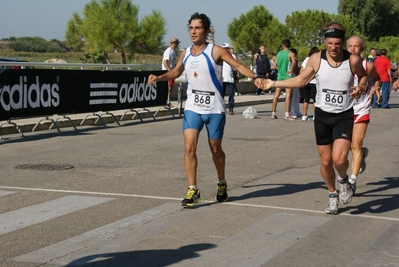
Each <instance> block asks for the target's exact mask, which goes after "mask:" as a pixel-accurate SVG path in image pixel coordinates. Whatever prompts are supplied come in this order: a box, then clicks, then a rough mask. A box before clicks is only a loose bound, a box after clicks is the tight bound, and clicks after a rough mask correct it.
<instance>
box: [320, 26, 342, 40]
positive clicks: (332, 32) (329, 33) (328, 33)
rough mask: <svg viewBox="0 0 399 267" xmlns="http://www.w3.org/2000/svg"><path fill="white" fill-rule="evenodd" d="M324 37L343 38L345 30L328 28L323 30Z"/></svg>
mask: <svg viewBox="0 0 399 267" xmlns="http://www.w3.org/2000/svg"><path fill="white" fill-rule="evenodd" d="M323 35H324V38H327V37H333V38H343V39H344V38H345V31H343V30H340V29H337V28H330V29H327V30H325V31H324V33H323Z"/></svg>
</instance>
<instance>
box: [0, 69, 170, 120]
mask: <svg viewBox="0 0 399 267" xmlns="http://www.w3.org/2000/svg"><path fill="white" fill-rule="evenodd" d="M164 72H165V71H128V70H127V71H96V70H47V69H46V70H45V69H18V70H13V69H10V70H4V71H3V72H2V73H0V120H8V119H11V118H20V117H32V116H47V115H53V114H73V113H83V112H97V111H111V110H118V109H133V108H144V107H152V106H163V105H164V104H165V102H166V99H167V95H168V84H167V82H158V83H157V84H155V85H153V86H150V85H148V84H147V78H148V75H149V74H150V73H153V74H155V75H160V74H162V73H164Z"/></svg>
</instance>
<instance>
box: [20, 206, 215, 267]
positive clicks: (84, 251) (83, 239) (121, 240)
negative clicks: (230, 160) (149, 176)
mask: <svg viewBox="0 0 399 267" xmlns="http://www.w3.org/2000/svg"><path fill="white" fill-rule="evenodd" d="M182 210H183V209H182V207H181V206H180V205H176V203H175V202H167V203H165V204H162V205H160V206H158V207H154V208H152V209H149V210H146V211H143V212H141V213H139V214H136V215H133V216H130V217H128V218H124V219H122V220H119V221H116V222H113V223H110V224H108V225H105V226H103V227H99V228H97V229H94V230H92V231H89V232H86V233H84V234H81V235H78V236H75V237H72V238H69V239H67V240H64V241H61V242H58V243H56V244H53V245H50V246H47V247H44V248H42V249H39V250H36V251H32V252H30V253H27V254H25V255H21V256H18V257H16V258H14V260H16V261H23V262H36V263H42V264H44V263H51V264H56V265H62V266H66V265H68V266H83V265H84V264H85V263H86V264H87V263H88V261H90V262H95V261H99V260H101V259H104V257H107V254H112V253H116V252H120V251H126V250H127V248H129V247H131V246H133V245H134V244H137V243H139V242H141V241H143V240H146V239H148V238H151V237H152V236H156V235H158V234H160V233H163V232H165V231H167V230H168V229H172V228H176V227H178V226H179V225H181V224H184V223H187V222H188V221H191V220H195V219H196V218H198V217H200V216H203V215H205V214H207V213H209V212H212V211H214V210H215V207H204V208H203V209H202V208H201V209H197V210H196V212H195V214H194V213H193V214H191V215H190V216H187V213H186V212H183V211H182ZM88 255H90V256H88Z"/></svg>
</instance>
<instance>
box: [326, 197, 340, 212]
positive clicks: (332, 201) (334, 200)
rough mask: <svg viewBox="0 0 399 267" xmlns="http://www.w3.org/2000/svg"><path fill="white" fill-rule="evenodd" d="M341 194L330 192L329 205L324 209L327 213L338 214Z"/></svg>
mask: <svg viewBox="0 0 399 267" xmlns="http://www.w3.org/2000/svg"><path fill="white" fill-rule="evenodd" d="M338 199H339V195H338V193H330V194H328V203H327V207H326V209H325V210H324V211H325V212H326V213H327V214H332V215H335V214H338V204H339V201H338Z"/></svg>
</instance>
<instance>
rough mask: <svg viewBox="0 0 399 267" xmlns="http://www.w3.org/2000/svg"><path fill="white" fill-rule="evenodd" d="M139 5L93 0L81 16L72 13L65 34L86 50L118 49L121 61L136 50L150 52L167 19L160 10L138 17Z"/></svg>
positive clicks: (121, 0) (76, 46) (127, 0)
mask: <svg viewBox="0 0 399 267" xmlns="http://www.w3.org/2000/svg"><path fill="white" fill-rule="evenodd" d="M138 12H139V7H138V6H136V5H133V4H132V2H131V1H130V0H92V1H91V2H90V3H88V4H87V5H86V6H85V7H84V9H83V17H80V16H79V14H77V13H74V14H73V16H72V18H71V20H70V21H69V22H68V25H67V32H66V35H65V38H66V39H67V41H68V44H69V45H71V46H72V47H73V48H74V49H75V50H83V51H85V52H88V53H89V54H96V53H103V52H102V51H104V53H105V54H104V55H105V58H106V59H107V61H108V62H109V59H108V53H109V52H111V51H114V50H117V51H119V52H121V62H122V63H126V60H127V55H126V54H128V53H130V54H131V55H133V54H134V53H136V52H146V53H152V52H154V51H156V50H157V49H159V48H160V47H161V45H162V39H163V36H164V35H165V33H166V30H165V24H166V21H165V19H164V18H163V17H162V13H161V12H160V11H156V10H153V11H152V14H151V15H147V16H145V17H143V19H142V22H141V23H140V22H139V20H138Z"/></svg>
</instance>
